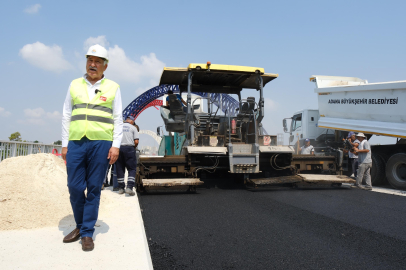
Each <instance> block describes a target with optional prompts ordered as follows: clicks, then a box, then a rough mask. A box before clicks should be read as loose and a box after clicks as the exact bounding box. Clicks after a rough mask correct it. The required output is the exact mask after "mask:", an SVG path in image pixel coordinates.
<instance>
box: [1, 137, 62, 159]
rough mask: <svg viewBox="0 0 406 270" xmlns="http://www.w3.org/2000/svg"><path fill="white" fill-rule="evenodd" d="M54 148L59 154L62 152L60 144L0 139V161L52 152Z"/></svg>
mask: <svg viewBox="0 0 406 270" xmlns="http://www.w3.org/2000/svg"><path fill="white" fill-rule="evenodd" d="M54 149H56V150H57V151H58V153H59V154H60V153H61V152H62V145H54V144H43V143H29V142H12V141H1V140H0V162H1V161H2V160H4V159H6V158H9V157H18V156H27V155H31V154H38V153H52V151H53V150H54Z"/></svg>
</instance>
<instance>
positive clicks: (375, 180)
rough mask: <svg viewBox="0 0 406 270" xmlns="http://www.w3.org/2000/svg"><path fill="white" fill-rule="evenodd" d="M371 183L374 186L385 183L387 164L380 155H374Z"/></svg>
mask: <svg viewBox="0 0 406 270" xmlns="http://www.w3.org/2000/svg"><path fill="white" fill-rule="evenodd" d="M371 182H372V185H373V186H376V185H381V184H383V183H384V182H385V163H384V162H383V159H382V158H380V157H379V155H377V154H374V153H372V169H371Z"/></svg>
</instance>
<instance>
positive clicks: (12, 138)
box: [8, 131, 21, 142]
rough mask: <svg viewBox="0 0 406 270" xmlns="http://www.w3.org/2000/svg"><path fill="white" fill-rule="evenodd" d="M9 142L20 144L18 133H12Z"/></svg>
mask: <svg viewBox="0 0 406 270" xmlns="http://www.w3.org/2000/svg"><path fill="white" fill-rule="evenodd" d="M8 139H9V140H10V141H16V142H21V134H20V132H18V131H17V132H14V133H13V134H11V135H10V137H8Z"/></svg>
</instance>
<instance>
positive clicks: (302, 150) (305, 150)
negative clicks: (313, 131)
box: [300, 139, 314, 155]
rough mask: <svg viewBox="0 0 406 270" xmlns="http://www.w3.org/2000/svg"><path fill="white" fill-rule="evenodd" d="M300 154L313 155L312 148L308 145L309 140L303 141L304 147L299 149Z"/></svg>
mask: <svg viewBox="0 0 406 270" xmlns="http://www.w3.org/2000/svg"><path fill="white" fill-rule="evenodd" d="M300 154H301V155H314V147H313V145H310V140H309V139H306V140H305V145H303V146H302V147H300Z"/></svg>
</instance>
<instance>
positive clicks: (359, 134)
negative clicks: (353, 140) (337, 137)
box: [357, 132, 366, 138]
mask: <svg viewBox="0 0 406 270" xmlns="http://www.w3.org/2000/svg"><path fill="white" fill-rule="evenodd" d="M357 137H364V138H366V136H365V135H364V133H362V132H360V133H358V134H357Z"/></svg>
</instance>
